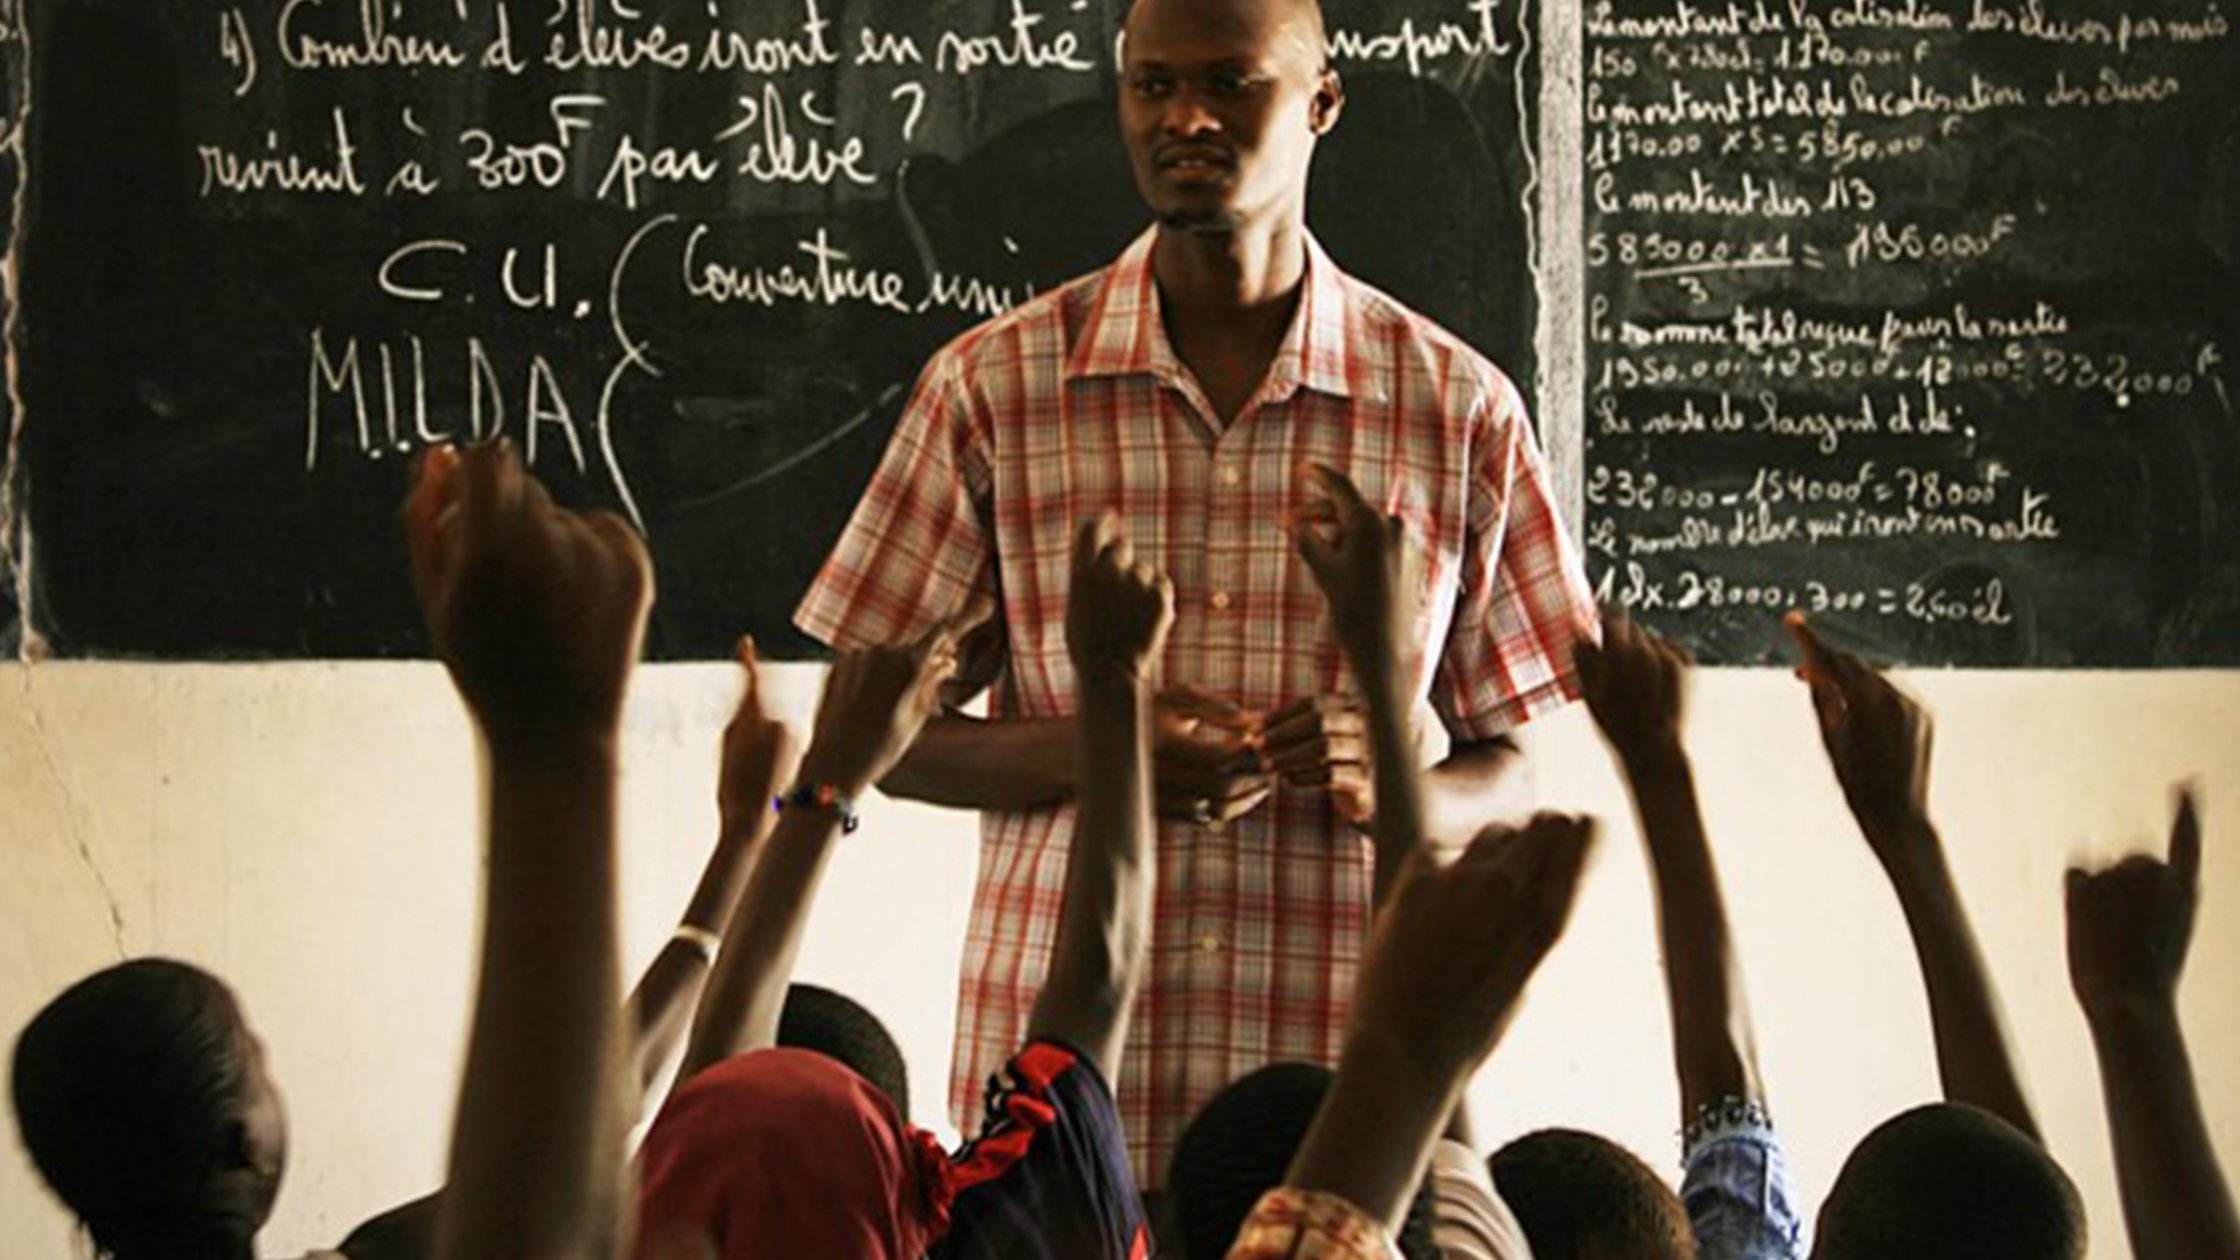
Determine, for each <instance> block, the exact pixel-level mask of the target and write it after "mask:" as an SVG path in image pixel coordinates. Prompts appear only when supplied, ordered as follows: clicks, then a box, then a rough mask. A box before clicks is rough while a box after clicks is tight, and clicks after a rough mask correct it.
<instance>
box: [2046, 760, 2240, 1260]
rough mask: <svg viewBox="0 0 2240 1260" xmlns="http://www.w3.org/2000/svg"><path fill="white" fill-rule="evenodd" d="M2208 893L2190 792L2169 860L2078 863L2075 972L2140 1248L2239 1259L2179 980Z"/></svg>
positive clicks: (2127, 1220) (2071, 908)
mask: <svg viewBox="0 0 2240 1260" xmlns="http://www.w3.org/2000/svg"><path fill="white" fill-rule="evenodd" d="M2200 899H2201V819H2200V815H2199V812H2198V810H2197V809H2196V807H2195V804H2194V799H2193V793H2192V792H2191V791H2187V790H2181V791H2180V792H2179V794H2178V812H2177V818H2176V820H2175V821H2174V822H2172V823H2171V825H2170V854H2169V857H2168V859H2167V860H2165V859H2161V858H2156V857H2153V856H2151V855H2149V854H2145V853H2137V854H2133V855H2132V856H2130V857H2127V858H2125V859H2124V860H2123V861H2121V862H2118V863H2116V864H2115V865H2114V866H2111V867H2109V868H2107V869H2105V870H2101V871H2096V872H2095V871H2086V870H2083V869H2077V870H2072V871H2070V872H2069V882H2068V919H2069V978H2070V981H2071V983H2072V984H2073V986H2074V987H2075V989H2076V991H2077V1001H2078V1003H2079V1004H2080V1005H2082V1006H2083V1007H2084V1014H2085V1022H2086V1023H2087V1024H2089V1025H2090V1026H2091V1028H2092V1045H2093V1049H2094V1050H2095V1051H2096V1052H2097V1054H2098V1056H2099V1059H2100V1087H2101V1092H2102V1093H2103V1095H2104V1096H2105V1097H2106V1099H2107V1108H2108V1128H2109V1131H2110V1133H2111V1134H2112V1135H2113V1137H2114V1139H2115V1152H2116V1180H2117V1183H2118V1184H2119V1186H2120V1187H2121V1189H2122V1192H2123V1222H2124V1228H2125V1229H2126V1230H2127V1231H2129V1233H2130V1235H2131V1252H2132V1254H2133V1255H2135V1256H2139V1257H2141V1258H2142V1260H2144V1258H2145V1257H2149V1256H2152V1257H2156V1258H2157V1260H2236V1258H2240V1218H2236V1217H2235V1215H2234V1212H2233V1206H2232V1190H2231V1187H2230V1186H2229V1185H2228V1184H2227V1183H2226V1181H2225V1177H2224V1171H2223V1169H2222V1168H2221V1167H2219V1165H2218V1162H2217V1153H2216V1148H2215V1147H2214V1146H2212V1145H2211V1144H2210V1141H2209V1132H2208V1128H2207V1126H2206V1125H2205V1124H2204V1123H2203V1121H2202V1117H2201V1096H2200V1094H2199V1092H2198V1091H2197V1090H2196V1088H2195V1086H2194V1077H2193V1060H2192V1057H2191V1056H2190V1055H2189V1054H2188V1053H2187V1051H2186V1039H2185V1032H2184V1030H2183V1029H2181V1028H2180V1027H2179V1026H2178V977H2179V974H2180V973H2181V972H2183V971H2184V970H2185V962H2186V952H2187V949H2188V948H2189V946H2190V945H2191V944H2192V940H2193V917H2194V911H2195V910H2196V909H2197V908H2198V906H2199V904H2200Z"/></svg>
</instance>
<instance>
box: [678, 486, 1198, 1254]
mask: <svg viewBox="0 0 2240 1260" xmlns="http://www.w3.org/2000/svg"><path fill="white" fill-rule="evenodd" d="M1069 590H1070V598H1069V605H1068V609H1067V616H1066V633H1067V640H1068V651H1069V655H1070V657H1071V659H1072V661H1073V662H1074V674H1075V680H1076V681H1075V687H1076V689H1077V691H1078V693H1079V703H1080V712H1081V720H1080V722H1079V723H1078V732H1079V736H1078V737H1079V739H1080V747H1079V749H1078V755H1079V757H1080V759H1081V762H1080V764H1081V766H1082V769H1083V780H1082V786H1081V797H1080V827H1079V830H1078V831H1077V832H1076V834H1075V836H1074V839H1073V844H1072V852H1071V856H1070V857H1069V859H1068V864H1067V874H1066V883H1065V897H1064V903H1063V908H1062V911H1061V914H1060V919H1059V939H1058V942H1057V945H1056V947H1055V949H1054V952H1053V955H1052V963H1051V970H1050V974H1049V977H1048V979H1047V980H1046V981H1045V983H1044V986H1043V989H1042V992H1041V993H1040V995H1039V996H1038V997H1037V998H1036V1001H1035V1008H1034V1015H1033V1018H1032V1020H1031V1021H1030V1025H1029V1035H1028V1038H1027V1042H1026V1044H1025V1046H1024V1047H1023V1048H1022V1049H1021V1050H1020V1051H1019V1052H1018V1053H1017V1054H1016V1055H1014V1056H1013V1058H1012V1060H1011V1063H1010V1065H1009V1067H1008V1069H1007V1071H1006V1073H1005V1074H1004V1076H1003V1077H1002V1078H1001V1079H1000V1081H999V1082H995V1083H992V1084H991V1090H990V1100H989V1108H988V1116H987V1119H986V1122H985V1124H984V1125H983V1127H982V1128H981V1130H980V1132H979V1134H978V1136H977V1137H975V1138H974V1139H973V1140H971V1141H970V1142H968V1143H967V1144H966V1145H965V1146H964V1147H963V1148H962V1149H961V1150H960V1151H959V1152H958V1153H957V1154H956V1155H955V1156H953V1157H952V1156H949V1155H947V1154H945V1153H943V1152H942V1151H940V1150H939V1149H938V1148H937V1147H936V1146H935V1145H934V1144H933V1141H932V1139H931V1138H930V1136H928V1135H927V1134H925V1133H923V1132H922V1131H920V1130H915V1129H912V1128H910V1127H909V1126H908V1125H907V1124H906V1123H904V1121H903V1119H902V1117H901V1115H900V1114H899V1112H897V1110H896V1109H895V1107H894V1104H893V1102H892V1101H891V1100H889V1099H887V1098H885V1097H883V1096H882V1095H880V1094H879V1092H878V1091H877V1090H876V1089H874V1088H872V1087H871V1086H870V1085H869V1084H868V1083H866V1082H865V1081H864V1080H863V1079H862V1078H861V1077H859V1076H857V1075H855V1074H854V1073H853V1072H850V1071H848V1070H847V1069H846V1068H844V1067H842V1066H840V1065H839V1064H838V1063H836V1062H835V1061H833V1060H831V1059H828V1058H825V1057H824V1056H822V1055H817V1054H809V1053H804V1052H799V1051H788V1050H782V1049H772V1048H768V1047H770V1046H771V1042H772V1038H773V1036H774V1034H775V1031H776V1026H777V1022H778V1009H777V1008H778V1003H779V1000H780V998H781V996H782V995H783V993H784V992H785V985H786V980H787V977H788V976H789V974H790V973H791V971H792V967H793V959H794V957H795V955H796V953H797V952H798V950H799V946H800V940H801V934H802V931H803V928H804V926H805V925H806V923H807V920H808V917H809V910H810V906H811V903H812V901H813V899H814V891H815V887H816V885H817V882H818V880H819V878H820V876H821V874H822V871H823V867H824V864H825V862H826V860H827V859H828V857H829V855H830V851H831V847H832V844H833V842H834V841H835V839H836V838H837V836H838V834H840V833H841V832H842V831H843V829H844V828H845V827H846V826H847V825H848V822H849V820H850V819H851V818H852V817H853V814H852V810H853V802H854V801H855V799H856V798H857V797H858V796H859V795H860V794H861V793H862V792H863V791H864V790H866V789H867V788H869V787H870V786H871V785H872V784H873V783H874V782H876V781H877V780H878V778H879V776H880V775H881V774H883V773H884V772H885V771H886V770H887V768H888V767H890V766H891V765H892V764H893V763H894V760H895V758H896V757H897V756H899V755H900V754H901V752H902V750H903V749H904V748H906V747H907V746H908V745H909V743H910V740H911V739H912V738H913V737H914V736H915V735H916V733H917V730H918V727H919V726H920V725H921V724H922V723H923V722H924V721H925V718H926V715H927V714H928V713H929V712H931V711H932V709H933V707H934V705H935V703H936V696H937V692H938V689H939V687H940V685H941V684H942V683H943V682H944V681H945V680H946V679H947V677H948V675H949V673H950V671H951V670H952V669H953V667H954V651H953V648H952V647H951V639H950V636H949V635H948V633H947V632H946V631H943V632H937V633H936V634H934V635H931V636H928V637H927V638H926V639H922V640H920V641H919V642H918V643H917V644H916V645H915V646H913V647H911V648H907V649H904V648H868V649H864V650H862V651H859V652H853V653H847V654H843V655H842V656H841V657H840V659H839V662H838V663H837V664H836V665H835V666H834V667H833V672H832V675H831V677H830V679H829V680H828V682H827V684H826V688H825V694H824V699H823V700H822V702H820V704H819V707H818V714H817V723H816V732H815V735H814V737H813V738H812V740H811V743H810V747H809V751H808V752H807V753H806V754H805V755H804V756H803V757H802V760H801V767H800V778H799V781H798V785H797V786H796V787H795V788H794V790H793V791H791V792H789V793H788V794H787V795H786V797H785V799H786V801H787V802H788V804H787V807H786V809H785V812H784V814H783V815H782V816H781V818H780V821H779V824H778V829H777V832H776V834H775V835H773V836H772V837H771V840H770V845H769V850H768V852H767V854H766V855H765V856H764V857H763V858H762V860H761V861H760V863H759V864H758V866H757V867H756V869H755V872H754V875H753V876H752V878H751V879H750V880H749V882H748V886H747V892H746V895H745V897H744V899H743V900H742V902H741V905H740V908H739V911H738V918H737V926H736V927H735V929H734V931H733V933H732V936H731V939H730V940H729V941H728V942H727V944H726V947H725V950H724V954H723V958H722V961H721V962H720V963H719V964H718V966H717V971H716V976H715V979H714V982H713V983H712V984H711V985H710V986H709V989H708V993H707V996H706V999H705V1000H704V1002H703V1007H702V1010H701V1012H700V1014H699V1016H698V1017H697V1018H696V1020H695V1022H694V1026H693V1032H692V1038H691V1042H690V1045H689V1046H688V1048H687V1050H686V1055H685V1067H684V1073H685V1076H684V1079H683V1080H682V1082H681V1083H680V1084H679V1086H678V1088H677V1090H676V1092H675V1094H674V1095H673V1096H672V1097H671V1099H670V1102H669V1104H668V1105H667V1106H666V1107H665V1108H664V1109H663V1112H662V1114H661V1116H660V1118H659V1119H658V1120H656V1121H655V1123H654V1126H653V1129H652V1130H651V1131H650V1132H649V1133H648V1134H647V1137H646V1143H645V1147H644V1151H643V1153H642V1164H643V1167H642V1188H641V1191H640V1196H639V1208H640V1230H641V1237H642V1238H643V1239H645V1240H646V1241H647V1242H648V1243H649V1244H653V1243H663V1244H666V1243H671V1242H674V1241H675V1240H677V1239H679V1238H685V1237H690V1236H693V1235H698V1236H699V1237H701V1238H702V1239H703V1240H705V1241H707V1242H709V1243H713V1244H716V1245H717V1246H718V1248H719V1249H720V1252H721V1254H722V1255H723V1256H725V1257H737V1258H739V1260H745V1258H746V1257H750V1256H755V1257H759V1256H776V1255H788V1256H791V1255H800V1256H820V1257H835V1258H856V1257H862V1258H871V1257H896V1258H898V1260H916V1258H917V1257H918V1256H919V1255H920V1254H921V1253H925V1254H929V1255H931V1256H935V1257H950V1256H955V1257H980V1256H987V1257H998V1256H1000V1257H1023V1258H1024V1257H1036V1256H1047V1257H1051V1258H1053V1260H1057V1258H1059V1257H1063V1258H1065V1260H1090V1258H1093V1257H1097V1256H1110V1257H1114V1258H1115V1260H1127V1258H1129V1257H1135V1256H1141V1255H1143V1254H1144V1253H1145V1250H1146V1248H1147V1246H1148V1237H1147V1234H1146V1232H1145V1229H1144V1224H1143V1216H1142V1207H1141V1204H1140V1203H1139V1202H1138V1199H1137V1195H1136V1190H1135V1183H1134V1180H1133V1177H1132V1175H1131V1174H1130V1172H1129V1169H1128V1164H1127V1153H1126V1148H1125V1145H1124V1143H1123V1141H1122V1139H1121V1135H1120V1131H1119V1118H1118V1115H1117V1113H1116V1112H1115V1111H1114V1109H1113V1103H1112V1097H1111V1094H1110V1092H1109V1089H1108V1087H1107V1085H1106V1084H1105V1082H1106V1079H1107V1074H1108V1073H1109V1072H1110V1071H1111V1070H1112V1068H1113V1067H1114V1066H1116V1065H1117V1063H1118V1061H1119V1056H1120V1051H1121V1047H1122V1045H1123V1044H1124V1039H1125V1037H1126V1032H1127V1021H1128V1016H1129V1012H1130V1010H1131V1008H1132V1006H1133V1005H1134V999H1135V992H1136V988H1137V986H1138V984H1139V983H1140V980H1141V975H1142V969H1143V955H1144V950H1145V946H1146V944H1147V942H1148V938H1149V918H1150V899H1151V888H1152V883H1151V881H1152V878H1153V860H1154V859H1153V854H1152V852H1151V847H1150V846H1151V843H1152V838H1151V779H1150V773H1151V771H1150V721H1151V686H1152V676H1151V670H1152V668H1153V666H1152V662H1153V661H1155V660H1156V659H1157V656H1158V649H1159V646H1160V642H1161V640H1162V639H1163V638H1164V636H1165V634H1166V631H1167V627H1168V626H1169V624H1171V622H1172V619H1173V592H1172V588H1171V587H1170V586H1169V585H1168V583H1167V582H1166V580H1165V579H1164V578H1163V577H1161V576H1159V575H1158V574H1156V573H1154V572H1152V571H1151V569H1150V567H1149V566H1148V565H1146V564H1139V563H1137V562H1136V561H1135V559H1134V556H1133V553H1132V549H1131V548H1130V546H1129V544H1128V543H1127V541H1126V539H1125V538H1123V537H1122V536H1121V535H1120V532H1119V528H1118V524H1117V520H1116V518H1114V517H1112V516H1110V515H1107V516H1104V517H1101V518H1099V519H1098V520H1096V521H1093V522H1085V523H1084V524H1083V525H1082V527H1081V528H1080V529H1079V530H1078V531H1077V532H1076V536H1075V541H1074V550H1073V558H1072V573H1071V585H1070V588H1069ZM742 1048H743V1049H744V1051H745V1052H744V1053H734V1051H736V1050H740V1049H742ZM727 1056H728V1057H727Z"/></svg>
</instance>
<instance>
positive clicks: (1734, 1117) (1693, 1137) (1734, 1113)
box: [1680, 1094, 1773, 1151]
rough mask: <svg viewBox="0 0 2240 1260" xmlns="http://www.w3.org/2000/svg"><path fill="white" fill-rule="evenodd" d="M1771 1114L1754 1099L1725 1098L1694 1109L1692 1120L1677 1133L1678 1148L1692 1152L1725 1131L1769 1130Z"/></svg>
mask: <svg viewBox="0 0 2240 1260" xmlns="http://www.w3.org/2000/svg"><path fill="white" fill-rule="evenodd" d="M1772 1127H1773V1113H1771V1112H1769V1111H1767V1110H1766V1105H1765V1104H1764V1103H1762V1102H1759V1101H1758V1100H1757V1099H1755V1098H1744V1097H1742V1096H1741V1095H1740V1094H1728V1095H1727V1096H1726V1097H1724V1098H1721V1099H1719V1100H1718V1101H1716V1102H1708V1103H1705V1104H1704V1105H1702V1106H1701V1107H1698V1108H1696V1118H1695V1119H1693V1120H1690V1121H1689V1122H1688V1124H1687V1127H1686V1128H1683V1129H1682V1130H1680V1148H1681V1149H1682V1150H1687V1151H1692V1150H1694V1149H1695V1148H1696V1144H1697V1143H1699V1142H1701V1141H1703V1140H1704V1139H1705V1138H1707V1137H1709V1136H1710V1135H1711V1134H1713V1133H1717V1132H1720V1131H1722V1130H1726V1129H1770V1128H1772Z"/></svg>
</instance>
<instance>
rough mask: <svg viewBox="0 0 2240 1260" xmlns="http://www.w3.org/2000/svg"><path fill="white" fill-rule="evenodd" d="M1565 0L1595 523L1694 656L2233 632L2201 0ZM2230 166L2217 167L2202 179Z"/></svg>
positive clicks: (2219, 18)
mask: <svg viewBox="0 0 2240 1260" xmlns="http://www.w3.org/2000/svg"><path fill="white" fill-rule="evenodd" d="M2128 8H2129V10H2130V11H2129V12H2127V13H2126V14H2122V15H2116V14H2109V13H2106V12H2105V11H2104V10H2102V9H2101V8H2099V7H2098V6H2089V5H2083V4H2065V3H2055V2H2049V0H2028V2H2027V3H2018V4H2002V3H1999V2H1998V0H1906V2H1904V3H1890V2H1878V0H1780V2H1779V3H1774V2H1772V0H1749V2H1744V0H1735V2H1734V3H1728V4H1703V5H1699V4H1692V3H1687V2H1685V0H1604V2H1603V3H1598V4H1593V5H1590V6H1589V8H1588V9H1587V12H1586V14H1585V17H1584V23H1585V33H1586V46H1585V58H1586V65H1585V72H1586V82H1585V86H1584V89H1583V94H1584V111H1583V115H1584V120H1585V125H1586V132H1585V135H1584V137H1583V140H1584V144H1583V154H1582V155H1583V159H1584V163H1585V168H1586V169H1585V181H1584V188H1585V193H1586V201H1587V206H1586V209H1587V223H1586V233H1585V238H1584V241H1583V247H1584V254H1585V256H1584V262H1585V264H1586V267H1587V291H1588V299H1587V301H1588V310H1587V319H1586V321H1585V322H1586V326H1587V327H1586V335H1587V342H1588V345H1587V357H1588V404H1587V412H1588V414H1587V436H1588V449H1589V456H1588V472H1587V478H1586V486H1585V491H1586V500H1587V505H1588V522H1587V527H1586V541H1587V544H1588V550H1589V555H1590V567H1591V568H1592V569H1593V571H1594V573H1595V575H1596V577H1597V580H1598V585H1599V586H1600V588H1601V590H1602V592H1603V593H1604V594H1605V595H1606V596H1608V597H1610V598H1613V599H1617V600H1620V601H1623V602H1629V603H1632V604H1635V605H1636V606H1637V607H1639V608H1640V609H1641V610H1642V611H1643V615H1645V616H1647V617H1649V618H1651V619H1652V620H1655V621H1657V622H1658V623H1659V624H1661V625H1663V626H1664V627H1665V628H1666V629H1668V630H1670V631H1671V632H1673V633H1675V634H1677V635H1679V636H1680V637H1682V638H1684V639H1687V640H1690V641H1691V642H1693V643H1695V644H1696V645H1697V647H1698V649H1699V651H1701V652H1702V653H1703V654H1704V655H1706V656H1708V657H1710V658H1711V659H1717V660H1735V661H1750V660H1762V659H1766V658H1767V657H1768V656H1769V655H1771V654H1772V653H1773V652H1774V650H1775V636H1774V635H1773V633H1772V629H1771V627H1772V622H1771V620H1770V619H1769V618H1767V617H1766V616H1764V615H1763V613H1764V611H1765V610H1766V609H1768V608H1771V607H1778V606H1782V605H1794V606H1798V607H1803V608H1806V609H1808V610H1812V611H1818V612H1822V613H1825V614H1830V615H1833V616H1835V617H1836V618H1837V620H1838V621H1839V623H1840V624H1841V625H1842V626H1843V627H1844V629H1845V630H1846V631H1847V632H1848V633H1850V634H1851V635H1853V636H1854V638H1855V639H1856V640H1858V641H1860V642H1862V643H1865V644H1867V645H1869V646H1871V647H1872V648H1873V649H1875V650H1877V651H1879V652H1881V653H1883V654H1885V655H1887V656H1889V657H1891V658H1894V659H1899V660H1908V661H1916V662H1920V663H1930V664H1938V663H1948V664H1988V665H2001V664H2067V663H2075V664H2119V665H2120V664H2133V665H2139V664H2155V663H2177V662H2193V663H2208V662H2222V661H2234V660H2240V559H2236V558H2235V557H2236V556H2240V546H2236V545H2235V544H2240V532H2236V527H2235V526H2234V525H2233V523H2232V512H2231V508H2232V506H2233V504H2232V502H2231V497H2232V495H2233V493H2234V492H2233V490H2232V487H2233V486H2235V485H2240V480H2236V479H2235V478H2236V477H2240V452H2236V451H2235V449H2234V444H2233V443H2232V442H2231V441H2230V440H2229V437H2228V436H2225V435H2228V434H2229V433H2230V432H2231V428H2232V425H2233V421H2234V413H2233V409H2232V401H2231V398H2230V394H2229V384H2228V377H2227V365H2226V356H2227V354H2228V350H2229V347H2230V346H2231V344H2232V341H2233V338H2234V337H2235V336H2236V335H2240V297H2236V296H2235V292H2236V291H2235V289H2234V287H2233V276H2234V268H2235V266H2236V264H2240V259H2235V257H2234V256H2233V248H2232V247H2233V244H2234V242H2235V240H2236V239H2240V237H2236V235H2235V233H2234V229H2233V227H2232V214H2233V211H2232V208H2231V205H2230V197H2231V194H2232V191H2233V190H2234V189H2236V188H2240V178H2236V176H2235V174H2234V172H2233V169H2232V161H2231V157H2230V156H2229V154H2228V153H2226V152H2224V150H2223V147H2222V146H2229V144H2230V143H2231V139H2230V136H2231V129H2232V126H2233V124H2234V122H2235V120H2240V74H2236V73H2235V71H2236V69H2240V45H2236V44H2235V41H2234V39H2233V37H2232V32H2231V29H2230V25H2229V22H2228V20H2227V18H2226V17H2225V16H2224V14H2223V12H2222V10H2221V8H2220V6H2219V5H2218V4H2217V3H2215V2H2214V0H2173V2H2170V3H2155V4H2147V5H2138V6H2128ZM2219 181H2222V184H2221V185H2220V182H2219Z"/></svg>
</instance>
